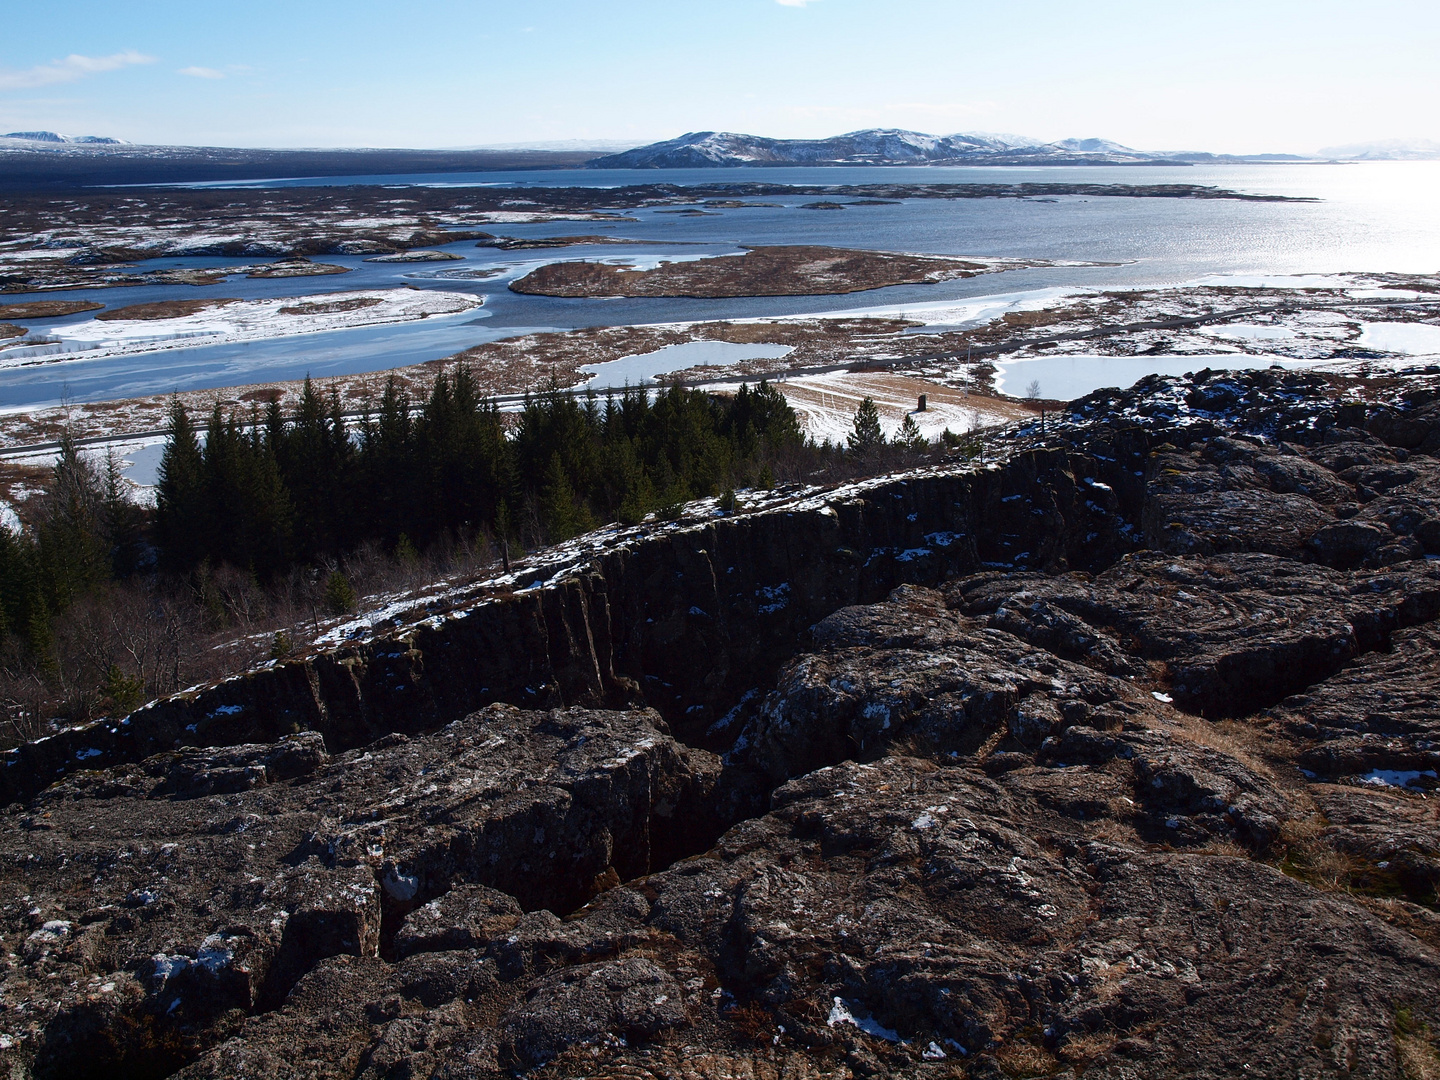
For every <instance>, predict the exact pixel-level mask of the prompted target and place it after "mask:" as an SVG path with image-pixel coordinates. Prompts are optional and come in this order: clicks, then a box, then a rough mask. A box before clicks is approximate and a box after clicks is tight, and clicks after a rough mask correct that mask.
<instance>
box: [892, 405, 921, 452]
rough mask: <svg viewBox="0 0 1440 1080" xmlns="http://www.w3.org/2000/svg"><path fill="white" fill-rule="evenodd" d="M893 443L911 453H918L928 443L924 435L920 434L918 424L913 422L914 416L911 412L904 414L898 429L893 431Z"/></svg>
mask: <svg viewBox="0 0 1440 1080" xmlns="http://www.w3.org/2000/svg"><path fill="white" fill-rule="evenodd" d="M895 444H896V445H897V446H900V447H903V448H904V449H906V450H908V451H910V452H911V453H912V454H913V453H919V452H920V451H922V450H924V449H925V448H926V446H928V445H929V444H928V443H927V442H926V441H925V436H924V435H922V434H920V425H919V424H917V423H915V417H914V415H913V414H911V413H906V414H905V421H904V423H902V424H901V425H900V430H899V431H898V432H896V433H895Z"/></svg>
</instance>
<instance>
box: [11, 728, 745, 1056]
mask: <svg viewBox="0 0 1440 1080" xmlns="http://www.w3.org/2000/svg"><path fill="white" fill-rule="evenodd" d="M720 773H721V769H720V766H719V764H718V762H717V761H716V760H715V759H714V757H713V756H712V755H709V754H706V753H705V752H704V751H699V750H689V749H687V748H685V747H683V746H681V745H679V744H677V743H676V742H675V741H674V740H673V739H671V738H669V737H668V736H667V735H666V734H665V731H664V722H663V721H662V720H660V718H659V717H658V716H657V715H656V714H654V713H652V712H644V711H636V712H624V713H605V712H588V711H582V710H571V711H565V710H560V711H554V712H549V713H525V712H520V711H518V710H516V709H513V708H509V707H506V706H493V707H491V708H489V709H487V710H484V711H482V712H479V713H476V714H475V715H473V716H471V717H468V718H466V719H465V720H463V721H457V722H456V723H453V724H450V725H447V726H446V727H445V728H442V729H441V730H440V731H438V732H436V733H434V734H432V735H429V736H422V737H417V738H408V737H406V736H403V735H390V736H387V737H386V738H384V739H381V740H379V741H378V742H375V743H372V744H371V745H370V746H368V747H366V748H365V749H364V750H359V751H351V752H349V753H346V754H341V755H337V756H334V757H327V755H326V754H325V753H324V751H323V748H321V747H320V745H319V739H318V737H314V736H306V735H300V736H294V737H291V738H288V739H284V740H281V741H280V742H279V743H278V744H275V745H271V746H264V745H256V746H239V747H229V748H225V749H221V750H214V751H190V752H185V753H176V754H168V755H159V756H156V757H152V758H149V759H147V760H146V761H144V762H142V763H140V764H139V765H136V766H129V767H120V768H116V769H113V770H109V771H106V772H89V773H84V774H81V775H78V776H75V777H72V778H70V779H68V780H66V781H64V782H62V783H60V784H57V785H55V786H53V787H51V788H50V789H49V790H47V791H46V792H45V793H44V794H43V795H41V796H40V797H39V798H38V799H36V800H35V801H34V802H33V803H32V804H30V806H28V807H27V808H25V810H24V811H23V812H20V813H16V814H11V815H9V816H7V817H5V818H3V819H0V860H3V865H4V866H5V867H6V868H7V869H6V877H7V879H8V880H9V882H10V890H11V891H10V895H9V896H7V906H6V907H5V908H4V909H3V910H0V932H3V933H4V935H5V936H6V938H7V941H9V942H11V943H12V944H13V946H14V951H13V952H12V953H11V957H10V961H9V962H8V964H7V967H6V970H5V972H4V974H3V976H0V1000H3V1001H5V1002H25V1003H27V1004H26V1006H25V1007H24V1008H23V1010H22V1011H19V1012H16V1013H13V1014H10V1015H8V1016H7V1017H6V1021H5V1022H6V1023H7V1024H8V1025H9V1026H8V1027H6V1028H5V1030H6V1032H7V1033H8V1034H7V1038H8V1040H9V1042H10V1046H9V1047H8V1048H0V1053H3V1054H5V1055H8V1056H9V1057H10V1058H11V1060H12V1061H14V1062H16V1063H17V1064H23V1065H24V1067H26V1068H31V1069H33V1072H34V1075H37V1076H73V1075H77V1074H78V1073H79V1072H81V1071H83V1069H84V1068H86V1067H87V1065H86V1063H87V1061H89V1060H90V1059H92V1058H95V1056H96V1055H99V1058H98V1060H101V1061H107V1062H108V1063H109V1066H110V1067H122V1066H123V1067H127V1068H129V1067H133V1063H134V1062H135V1061H138V1060H140V1059H142V1058H144V1057H145V1056H146V1055H147V1054H149V1053H152V1052H154V1050H155V1047H157V1046H159V1047H171V1048H173V1049H175V1052H176V1053H181V1052H182V1051H183V1050H189V1051H191V1052H193V1050H194V1049H195V1048H197V1047H202V1046H204V1045H205V1044H207V1043H213V1042H214V1041H216V1039H218V1038H220V1037H222V1036H223V1035H224V1034H226V1033H227V1032H228V1031H229V1030H231V1028H233V1026H234V1025H235V1024H237V1023H238V1022H239V1020H240V1019H243V1018H244V1017H245V1016H246V1015H248V1014H250V1013H251V1012H254V1011H256V1010H263V1009H266V1008H269V1007H272V1006H273V1005H275V1004H278V1003H280V1002H282V1001H284V1000H286V999H287V995H288V994H289V992H290V988H291V986H292V985H293V984H294V983H295V982H296V980H298V979H299V978H300V977H301V976H303V975H304V974H305V973H306V972H308V971H311V970H312V969H314V968H315V967H316V965H317V964H318V963H320V962H321V961H322V960H324V959H325V958H327V957H331V956H351V957H362V958H363V957H370V958H375V957H379V956H382V955H384V956H392V955H396V954H408V953H413V952H420V951H425V950H427V949H431V950H433V949H435V948H444V947H452V946H454V945H455V944H457V943H460V944H465V943H467V942H468V939H467V938H465V937H464V936H463V934H464V933H465V932H466V931H462V930H458V929H453V928H452V927H453V926H454V925H456V924H458V925H461V926H465V927H469V928H470V929H469V931H468V932H471V933H474V934H479V935H486V934H491V933H499V932H503V930H504V929H505V928H506V923H505V919H506V917H509V918H510V921H511V923H513V922H514V917H515V916H518V915H519V914H520V912H521V908H522V907H523V908H529V909H549V910H553V911H559V912H562V913H563V912H566V911H569V910H571V909H573V908H575V907H577V906H578V905H580V904H582V903H584V902H585V901H586V900H587V899H589V898H590V897H592V896H594V895H595V894H596V893H597V892H599V891H600V890H602V889H604V888H607V887H609V886H612V885H614V884H616V883H618V882H619V881H620V880H622V879H629V878H634V877H637V876H641V875H644V874H645V873H647V872H649V871H650V870H651V869H654V868H658V867H660V866H664V865H668V863H669V862H671V861H673V860H674V859H675V858H676V857H677V856H678V855H680V854H685V853H689V852H691V851H695V850H701V849H703V848H704V847H705V846H706V845H707V844H708V843H709V842H710V841H711V840H713V838H714V837H715V836H716V835H718V834H719V832H720V830H721V828H722V827H723V824H724V823H722V822H721V821H720V819H719V818H718V817H717V808H716V799H715V794H716V783H717V781H718V779H719V777H720ZM22 888H23V891H24V896H23V898H20V890H21V889H22ZM457 888H458V889H459V890H460V891H458V892H452V890H455V889H457ZM466 889H469V890H470V891H469V892H466V891H465V890H466ZM497 889H498V890H503V891H504V893H503V894H501V893H498V892H495V891H494V890H497ZM437 897H439V898H440V907H439V909H438V910H437V908H432V907H431V906H429V902H431V901H432V900H434V899H435V898H437ZM487 898H488V899H487ZM462 901H468V902H465V903H463V905H462ZM487 905H488V906H487ZM462 909H463V910H462ZM407 914H410V915H411V919H410V921H408V922H406V924H405V927H406V928H405V931H404V932H403V933H401V934H400V935H399V937H398V939H397V937H396V931H397V929H399V928H400V925H401V923H402V920H405V917H406V915H407ZM546 914H547V915H548V914H549V911H546ZM427 918H428V919H429V922H427V921H426V920H427ZM442 918H444V919H445V920H446V921H447V923H448V924H450V925H447V926H445V927H441V928H439V929H435V928H434V924H435V922H436V920H438V919H442ZM549 918H550V919H551V920H553V919H554V916H553V915H549ZM427 927H428V928H429V929H427ZM447 935H448V936H447ZM457 935H460V936H457ZM49 986H55V987H65V988H68V989H64V990H62V991H61V992H59V993H56V994H52V993H50V992H48V991H47V990H46V989H45V988H46V987H49ZM127 1062H128V1063H130V1064H129V1065H127V1064H126V1063H127ZM97 1067H98V1066H97Z"/></svg>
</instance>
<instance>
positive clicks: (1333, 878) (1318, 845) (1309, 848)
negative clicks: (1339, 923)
mask: <svg viewBox="0 0 1440 1080" xmlns="http://www.w3.org/2000/svg"><path fill="white" fill-rule="evenodd" d="M1328 824H1329V822H1328V821H1326V820H1325V816H1324V815H1323V814H1321V813H1320V812H1319V811H1318V810H1316V811H1312V812H1310V813H1307V814H1300V815H1297V816H1295V817H1292V818H1290V819H1289V820H1288V821H1285V822H1283V823H1282V824H1281V826H1280V836H1279V838H1278V839H1277V840H1276V842H1275V851H1276V853H1277V854H1278V855H1279V860H1278V863H1279V867H1280V869H1281V870H1283V871H1284V872H1285V873H1287V874H1289V875H1290V876H1291V877H1293V878H1298V879H1299V880H1300V881H1303V882H1305V883H1306V884H1307V885H1313V886H1315V887H1316V888H1317V889H1324V890H1325V891H1327V892H1341V891H1344V890H1345V889H1346V888H1348V886H1349V884H1350V878H1351V876H1352V875H1353V874H1354V872H1355V870H1356V864H1355V860H1354V859H1352V858H1351V857H1350V856H1349V855H1347V854H1345V853H1344V852H1343V851H1337V850H1336V849H1335V848H1333V847H1331V846H1330V845H1329V844H1327V843H1325V836H1324V833H1325V828H1326V826H1327V825H1328Z"/></svg>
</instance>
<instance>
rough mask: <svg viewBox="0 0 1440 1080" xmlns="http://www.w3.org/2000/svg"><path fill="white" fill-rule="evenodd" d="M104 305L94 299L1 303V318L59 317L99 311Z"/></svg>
mask: <svg viewBox="0 0 1440 1080" xmlns="http://www.w3.org/2000/svg"><path fill="white" fill-rule="evenodd" d="M104 306H105V305H104V304H97V303H95V302H94V301H93V300H32V301H30V302H29V303H25V304H0V319H58V318H60V316H62V315H75V314H78V313H79V312H82V311H99V310H100V309H101V308H103V307H104Z"/></svg>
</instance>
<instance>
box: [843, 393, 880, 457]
mask: <svg viewBox="0 0 1440 1080" xmlns="http://www.w3.org/2000/svg"><path fill="white" fill-rule="evenodd" d="M846 441H847V442H848V443H849V444H850V449H851V451H852V452H854V453H856V454H859V455H860V456H861V457H865V456H868V455H870V454H873V453H874V452H875V451H876V450H878V449H879V448H880V447H882V446H884V445H885V435H884V433H883V432H882V431H881V430H880V410H879V409H877V408H876V407H875V402H874V400H873V399H871V398H868V397H867V398H864V399H863V400H862V401H861V402H860V406H859V408H857V409H856V410H855V420H854V427H853V430H852V431H851V432H850V436H849V438H848V439H847V440H846Z"/></svg>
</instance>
